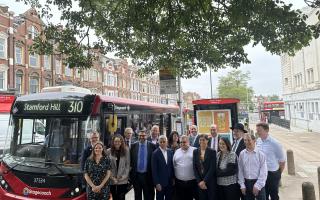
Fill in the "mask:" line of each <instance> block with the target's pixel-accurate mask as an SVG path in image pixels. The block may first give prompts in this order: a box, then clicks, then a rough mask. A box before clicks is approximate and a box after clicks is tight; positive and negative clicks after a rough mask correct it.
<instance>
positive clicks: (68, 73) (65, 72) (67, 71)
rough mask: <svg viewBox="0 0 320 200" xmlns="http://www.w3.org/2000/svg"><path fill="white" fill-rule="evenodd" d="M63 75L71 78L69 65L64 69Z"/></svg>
mask: <svg viewBox="0 0 320 200" xmlns="http://www.w3.org/2000/svg"><path fill="white" fill-rule="evenodd" d="M64 74H65V75H66V76H71V69H70V68H69V65H67V66H65V67H64Z"/></svg>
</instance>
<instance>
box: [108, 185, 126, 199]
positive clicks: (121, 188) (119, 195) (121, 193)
mask: <svg viewBox="0 0 320 200" xmlns="http://www.w3.org/2000/svg"><path fill="white" fill-rule="evenodd" d="M110 191H111V194H112V199H113V200H125V199H126V193H127V184H123V185H110Z"/></svg>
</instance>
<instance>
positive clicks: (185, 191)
mask: <svg viewBox="0 0 320 200" xmlns="http://www.w3.org/2000/svg"><path fill="white" fill-rule="evenodd" d="M175 183H176V184H175V190H176V197H177V198H176V199H177V200H193V199H195V200H199V190H198V184H197V181H196V180H195V179H194V180H190V181H182V180H179V179H176V182H175Z"/></svg>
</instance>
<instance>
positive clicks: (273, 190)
mask: <svg viewBox="0 0 320 200" xmlns="http://www.w3.org/2000/svg"><path fill="white" fill-rule="evenodd" d="M280 179H281V172H280V170H278V171H275V172H270V171H269V172H268V177H267V182H266V186H265V189H266V199H268V200H269V196H270V198H271V200H279V183H280Z"/></svg>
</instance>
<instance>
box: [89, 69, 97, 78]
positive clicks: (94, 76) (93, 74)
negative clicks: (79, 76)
mask: <svg viewBox="0 0 320 200" xmlns="http://www.w3.org/2000/svg"><path fill="white" fill-rule="evenodd" d="M97 76H98V75H97V70H95V69H91V70H90V81H97V80H98V79H97V78H98V77H97Z"/></svg>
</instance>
